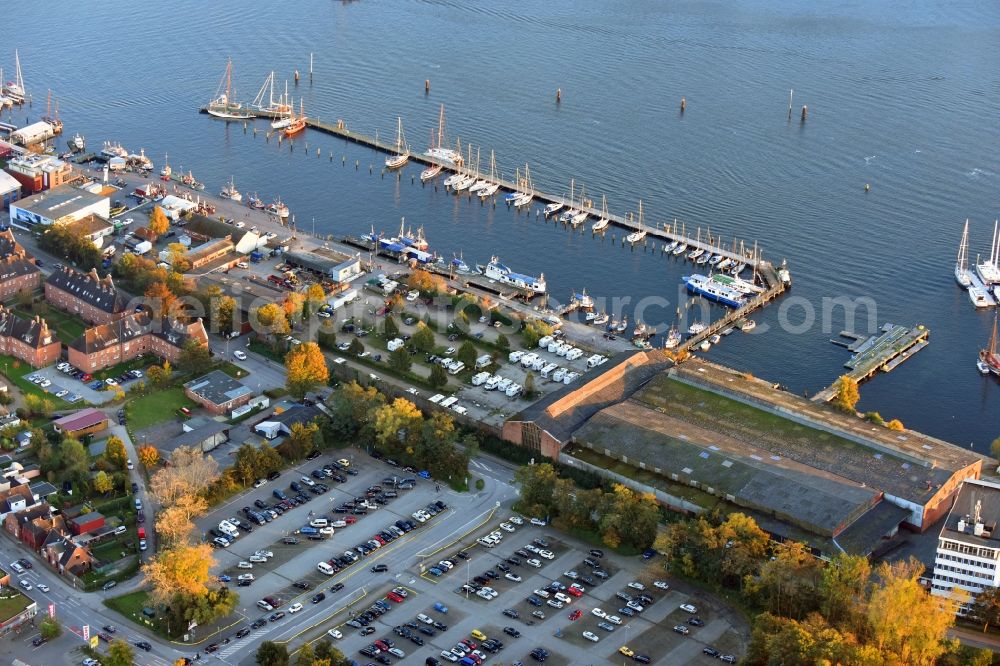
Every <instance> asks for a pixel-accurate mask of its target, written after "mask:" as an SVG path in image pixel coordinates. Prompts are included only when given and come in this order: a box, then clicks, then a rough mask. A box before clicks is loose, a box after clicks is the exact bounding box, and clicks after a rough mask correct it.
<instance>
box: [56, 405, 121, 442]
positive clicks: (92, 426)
mask: <svg viewBox="0 0 1000 666" xmlns="http://www.w3.org/2000/svg"><path fill="white" fill-rule="evenodd" d="M52 425H53V427H54V428H55V430H56V432H61V433H63V434H64V435H68V436H69V437H75V438H76V439H82V438H83V437H85V436H87V435H92V434H94V433H95V432H101V431H102V430H104V429H106V428H107V427H108V415H107V414H105V413H104V412H102V411H101V410H99V409H94V408H92V407H88V408H87V409H81V410H80V411H77V412H73V413H72V414H67V415H66V416H64V417H62V418H60V419H56V420H55V421H53V422H52Z"/></svg>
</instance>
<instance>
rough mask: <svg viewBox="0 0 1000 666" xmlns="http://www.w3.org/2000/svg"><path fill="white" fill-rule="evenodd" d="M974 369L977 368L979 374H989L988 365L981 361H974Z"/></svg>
mask: <svg viewBox="0 0 1000 666" xmlns="http://www.w3.org/2000/svg"><path fill="white" fill-rule="evenodd" d="M976 369H977V370H979V374H981V375H988V374H990V366H988V365H986V364H985V363H983V362H982V361H976Z"/></svg>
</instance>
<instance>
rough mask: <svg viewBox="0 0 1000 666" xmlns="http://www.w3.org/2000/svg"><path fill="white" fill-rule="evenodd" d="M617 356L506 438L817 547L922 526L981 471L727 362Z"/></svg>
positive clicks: (521, 420)
mask: <svg viewBox="0 0 1000 666" xmlns="http://www.w3.org/2000/svg"><path fill="white" fill-rule="evenodd" d="M623 356H624V358H617V359H614V360H613V362H612V363H608V364H607V365H608V366H609V367H608V369H607V370H605V371H604V372H602V373H601V374H599V375H596V376H594V377H592V378H591V379H590V381H589V382H586V383H584V384H583V385H581V386H578V387H573V388H570V387H567V388H566V389H563V390H562V391H557V392H555V393H553V394H551V395H550V396H549V397H547V398H546V399H544V400H542V401H540V402H539V403H537V404H535V405H532V406H531V407H529V408H527V409H526V410H525V411H523V412H521V413H520V414H518V415H516V416H514V417H512V418H511V419H510V420H509V421H508V422H507V423H505V425H504V429H503V434H504V437H505V439H507V440H509V441H512V442H514V443H517V444H520V445H522V446H528V447H530V448H534V449H537V450H538V451H539V452H540V453H541V454H543V455H546V456H549V457H551V458H556V459H560V460H562V461H563V462H569V463H570V464H573V463H577V464H583V463H584V461H589V463H590V464H593V465H595V466H596V467H599V468H607V467H610V466H616V467H617V466H619V465H620V464H621V463H625V464H627V465H629V466H632V467H634V468H635V469H636V470H637V471H638V472H641V474H639V475H637V476H642V477H644V478H646V479H647V480H655V479H659V480H660V481H662V483H661V484H660V485H659V486H657V487H660V488H665V489H666V493H667V494H668V495H669V493H670V492H671V490H673V492H674V493H675V494H677V495H684V493H683V492H682V491H683V489H684V488H688V489H696V490H697V493H694V494H697V495H699V496H700V497H702V498H711V503H712V504H713V505H714V504H716V503H723V504H724V505H726V506H728V507H731V508H732V509H733V510H737V509H738V510H742V511H745V512H747V513H750V514H751V515H753V516H754V517H755V518H756V519H757V520H758V522H759V523H760V524H761V526H762V527H764V528H765V529H767V530H768V531H769V532H771V533H772V534H773V535H775V536H776V537H778V538H783V537H786V538H795V539H799V540H804V541H806V542H807V543H809V544H810V545H811V546H813V547H814V548H815V549H816V551H817V552H823V553H832V552H834V551H836V550H838V549H843V550H848V551H851V552H864V553H868V552H872V550H875V549H876V547H877V544H878V542H879V541H880V540H881V539H882V538H883V537H885V536H891V535H892V534H894V533H895V532H896V530H897V529H898V528H899V527H900V526H905V527H908V528H909V529H913V530H917V531H923V530H926V529H928V528H929V527H930V526H931V525H933V524H934V523H936V522H937V521H938V520H939V519H940V518H941V517H942V516H944V515H945V514H946V513H947V512H948V511H949V509H950V508H951V505H952V501H953V499H954V496H955V494H956V491H957V489H958V488H959V486H960V485H961V483H962V481H964V480H966V479H976V478H978V477H979V475H980V472H981V469H982V464H983V460H984V458H983V456H980V455H978V454H976V453H974V452H972V451H968V450H966V449H962V448H959V447H956V446H954V445H952V444H949V443H947V442H943V441H941V440H937V439H934V438H932V437H928V436H925V435H922V434H920V433H915V432H912V431H906V432H905V433H899V432H895V431H891V430H888V429H887V428H882V427H878V428H873V427H872V426H871V424H867V423H865V422H863V421H860V420H858V419H856V418H852V417H848V416H846V415H841V414H839V413H836V412H833V411H832V410H830V409H829V408H827V407H826V406H824V405H817V404H815V403H812V402H810V401H808V400H805V399H803V398H801V397H797V396H794V395H791V394H789V393H787V392H785V391H780V390H777V389H776V388H775V387H774V386H773V385H772V384H770V383H767V382H764V381H761V380H759V379H755V378H752V377H749V376H745V375H744V374H742V373H739V372H736V371H733V370H729V369H727V368H723V367H721V366H717V365H714V364H710V363H706V362H704V361H701V360H690V361H687V362H685V363H684V364H683V365H682V366H678V367H671V366H670V363H669V361H668V360H667V359H666V357H665V356H664V355H663V354H662V353H660V352H656V351H651V352H639V353H634V354H631V355H628V354H626V355H623ZM665 367H669V369H668V370H665V369H664V368H665ZM703 503H704V502H703ZM682 504H683V503H680V502H679V503H678V506H681V505H682Z"/></svg>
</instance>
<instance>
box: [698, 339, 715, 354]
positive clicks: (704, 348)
mask: <svg viewBox="0 0 1000 666" xmlns="http://www.w3.org/2000/svg"><path fill="white" fill-rule="evenodd" d="M698 347H699V348H700V349H701V350H702V351H703V352H707V351H708V350H709V349H711V348H712V343H711V342H709V341H708V340H702V341H701V344H700V345H698Z"/></svg>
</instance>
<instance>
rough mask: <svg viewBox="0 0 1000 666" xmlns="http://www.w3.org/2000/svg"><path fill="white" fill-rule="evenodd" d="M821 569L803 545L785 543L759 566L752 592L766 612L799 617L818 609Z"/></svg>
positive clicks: (801, 617)
mask: <svg viewBox="0 0 1000 666" xmlns="http://www.w3.org/2000/svg"><path fill="white" fill-rule="evenodd" d="M822 570H823V567H822V566H821V563H820V561H819V560H817V559H816V558H815V557H813V555H812V553H810V552H809V551H808V550H806V547H805V546H804V545H803V544H801V543H799V542H797V541H791V542H787V543H785V544H782V545H781V546H779V547H778V548H777V550H776V553H775V555H774V557H772V558H771V559H770V560H769V561H767V562H765V563H764V565H763V566H762V567H761V569H760V576H758V578H757V580H756V582H755V583H754V584H753V591H754V593H755V596H756V597H757V599H758V600H759V601H760V603H761V605H762V606H764V607H765V608H766V609H767V610H768V611H770V612H772V613H775V614H776V615H782V616H784V617H790V618H793V619H796V620H801V619H803V618H805V616H806V615H807V614H809V613H811V612H813V611H815V610H817V609H818V608H819V588H820V582H821V577H822Z"/></svg>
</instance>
